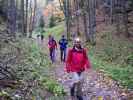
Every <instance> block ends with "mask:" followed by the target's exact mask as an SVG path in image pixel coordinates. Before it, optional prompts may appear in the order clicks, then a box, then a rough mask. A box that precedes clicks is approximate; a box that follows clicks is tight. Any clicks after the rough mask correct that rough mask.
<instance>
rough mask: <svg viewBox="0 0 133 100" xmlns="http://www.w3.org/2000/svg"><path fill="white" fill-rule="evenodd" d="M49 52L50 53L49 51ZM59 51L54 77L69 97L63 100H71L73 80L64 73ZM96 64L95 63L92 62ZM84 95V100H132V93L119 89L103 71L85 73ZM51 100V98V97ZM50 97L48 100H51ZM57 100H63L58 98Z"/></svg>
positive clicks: (53, 68)
mask: <svg viewBox="0 0 133 100" xmlns="http://www.w3.org/2000/svg"><path fill="white" fill-rule="evenodd" d="M47 42H48V41H47V39H46V40H44V42H43V43H42V44H43V46H42V47H43V48H44V49H45V50H46V48H47V47H46V46H47V44H46V43H47ZM47 52H48V51H47ZM59 56H60V53H59V49H58V50H57V51H56V62H55V63H54V64H53V65H52V71H51V72H52V73H53V74H52V75H53V76H52V77H54V78H55V79H56V80H57V81H58V82H59V83H60V84H61V85H62V86H63V88H64V89H65V91H66V92H67V95H68V96H67V97H66V98H64V99H63V100H71V99H70V93H69V87H70V83H71V79H70V77H69V75H68V73H66V72H65V71H64V66H65V64H64V63H61V62H60V60H59ZM92 63H94V62H92ZM84 78H85V81H84V85H83V93H84V100H132V99H133V97H131V93H128V91H126V89H122V88H121V87H119V85H118V84H117V82H116V81H114V80H112V79H111V78H110V77H109V76H107V75H105V74H104V73H103V71H102V70H94V69H93V67H92V69H91V70H89V71H87V72H85V73H84ZM50 98H51V97H50ZM50 98H49V97H48V98H47V99H46V100H51V99H50ZM56 100H61V99H59V98H57V99H56Z"/></svg>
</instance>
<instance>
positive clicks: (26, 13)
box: [25, 0, 29, 33]
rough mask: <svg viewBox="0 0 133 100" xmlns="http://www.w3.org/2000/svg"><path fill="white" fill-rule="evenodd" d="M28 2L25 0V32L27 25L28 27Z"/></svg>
mask: <svg viewBox="0 0 133 100" xmlns="http://www.w3.org/2000/svg"><path fill="white" fill-rule="evenodd" d="M28 3H29V0H26V11H25V33H27V31H28V30H27V27H28V25H27V24H28Z"/></svg>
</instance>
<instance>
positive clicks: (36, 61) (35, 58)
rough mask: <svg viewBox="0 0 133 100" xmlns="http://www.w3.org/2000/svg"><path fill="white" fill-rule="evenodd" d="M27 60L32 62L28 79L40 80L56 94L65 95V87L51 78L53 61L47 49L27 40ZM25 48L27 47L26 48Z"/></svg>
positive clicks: (47, 88)
mask: <svg viewBox="0 0 133 100" xmlns="http://www.w3.org/2000/svg"><path fill="white" fill-rule="evenodd" d="M26 48H27V54H28V55H27V61H28V62H29V63H31V64H30V65H31V66H29V67H31V69H30V70H31V72H30V73H29V75H28V77H27V76H25V77H27V78H28V79H34V80H38V81H39V82H40V84H41V85H42V86H44V88H45V89H46V90H48V91H49V92H51V93H53V94H54V95H65V92H64V89H63V87H62V86H61V85H59V84H58V83H57V82H56V80H54V79H52V78H51V66H52V65H51V62H50V61H49V58H48V55H47V51H45V50H44V49H43V48H40V47H39V46H38V45H37V44H36V43H35V42H34V41H30V42H29V44H27V42H26ZM26 48H25V49H26Z"/></svg>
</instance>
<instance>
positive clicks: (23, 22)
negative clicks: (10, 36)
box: [21, 0, 26, 37]
mask: <svg viewBox="0 0 133 100" xmlns="http://www.w3.org/2000/svg"><path fill="white" fill-rule="evenodd" d="M24 12H25V10H24V0H21V32H22V34H23V36H24V37H25V36H26V33H25V29H24V28H25V13H24Z"/></svg>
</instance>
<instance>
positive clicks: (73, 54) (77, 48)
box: [66, 38, 91, 100]
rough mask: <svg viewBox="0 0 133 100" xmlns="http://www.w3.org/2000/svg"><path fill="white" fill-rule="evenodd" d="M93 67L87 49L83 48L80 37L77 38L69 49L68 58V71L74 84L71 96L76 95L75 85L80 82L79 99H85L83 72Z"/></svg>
mask: <svg viewBox="0 0 133 100" xmlns="http://www.w3.org/2000/svg"><path fill="white" fill-rule="evenodd" d="M90 67H91V64H90V61H89V60H88V57H87V53H86V49H84V48H82V46H81V40H80V38H75V40H74V46H73V48H72V49H70V50H69V51H68V56H67V60H66V71H67V72H68V73H71V74H72V81H73V82H72V86H71V90H70V92H71V96H72V98H74V97H75V86H76V84H79V87H78V91H79V93H77V94H76V97H77V99H78V100H83V97H82V86H81V85H82V79H83V72H84V71H85V70H86V69H89V68H90Z"/></svg>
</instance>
